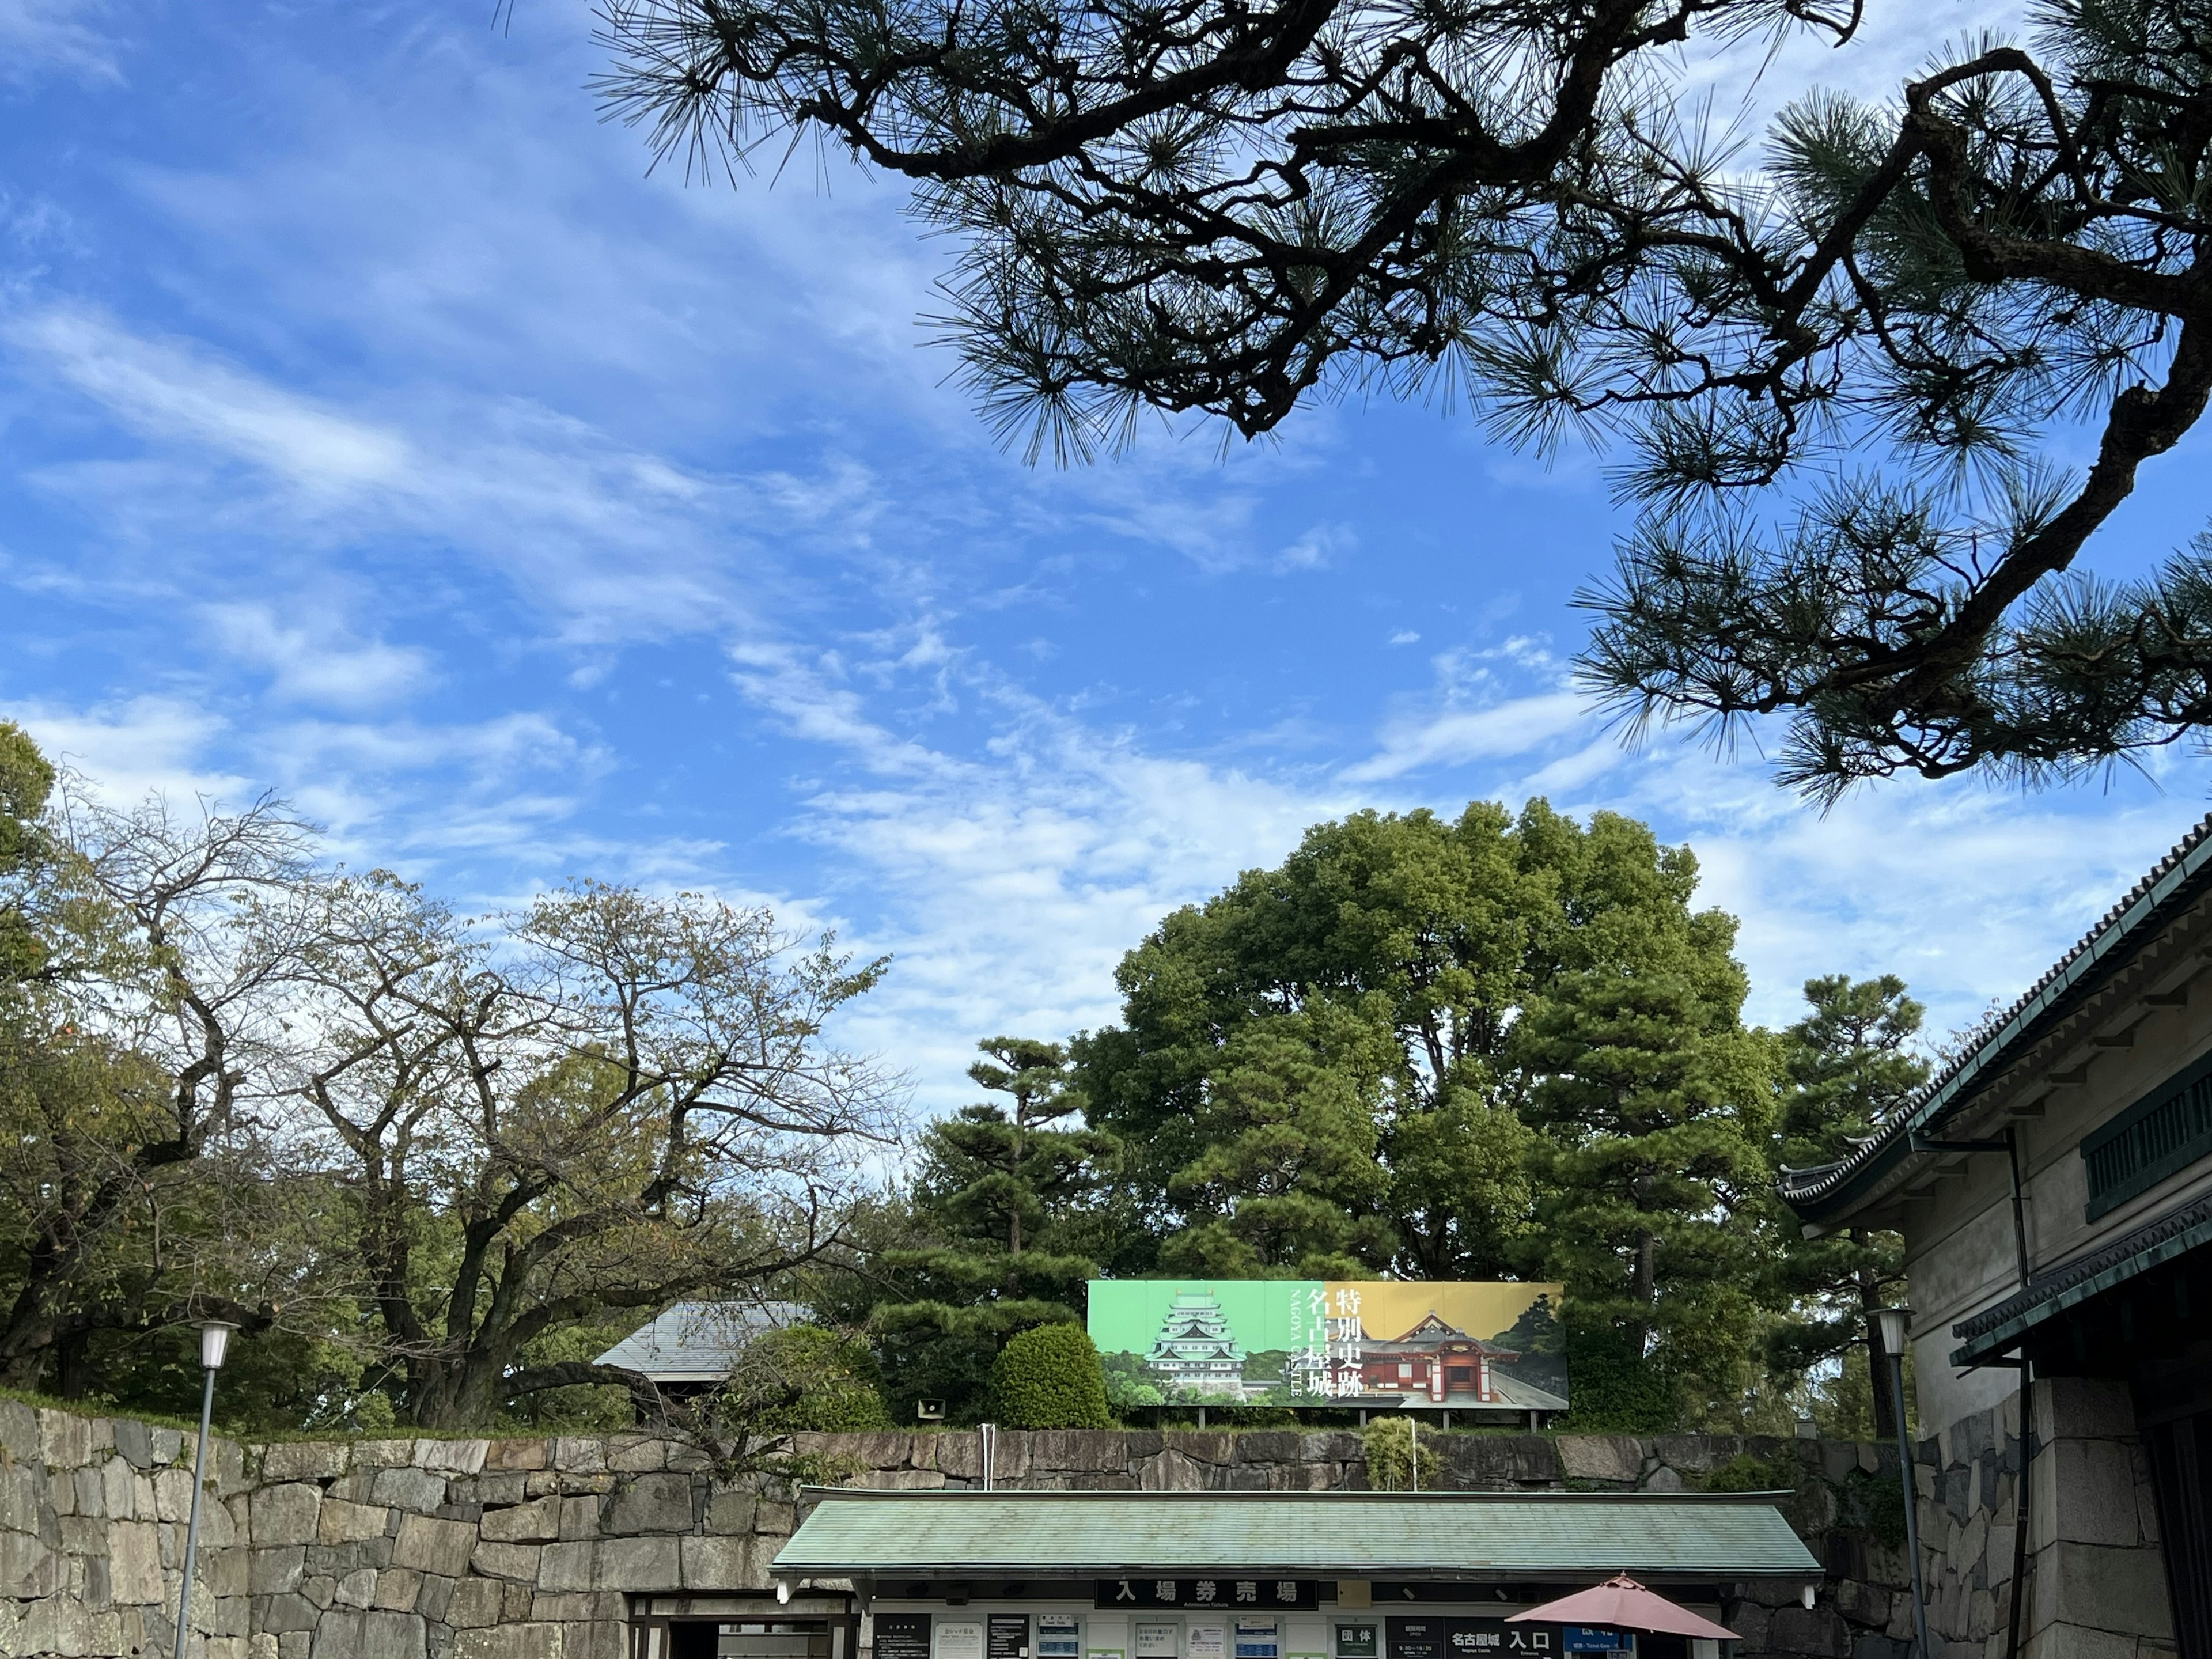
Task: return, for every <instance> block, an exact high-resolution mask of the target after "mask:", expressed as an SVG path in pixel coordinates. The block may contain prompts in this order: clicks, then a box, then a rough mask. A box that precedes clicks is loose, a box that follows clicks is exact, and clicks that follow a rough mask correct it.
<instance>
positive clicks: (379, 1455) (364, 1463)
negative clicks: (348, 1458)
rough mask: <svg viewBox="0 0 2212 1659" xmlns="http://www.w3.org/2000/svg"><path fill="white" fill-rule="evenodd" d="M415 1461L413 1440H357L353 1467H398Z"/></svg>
mask: <svg viewBox="0 0 2212 1659" xmlns="http://www.w3.org/2000/svg"><path fill="white" fill-rule="evenodd" d="M414 1461H415V1443H414V1442H413V1441H412V1440H356V1441H355V1442H354V1443H353V1462H352V1467H353V1468H356V1469H396V1468H403V1467H404V1466H405V1465H407V1464H409V1463H412V1462H414Z"/></svg>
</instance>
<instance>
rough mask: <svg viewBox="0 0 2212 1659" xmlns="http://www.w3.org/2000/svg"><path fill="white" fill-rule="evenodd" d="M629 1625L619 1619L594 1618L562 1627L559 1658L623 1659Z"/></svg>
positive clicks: (626, 1647)
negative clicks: (584, 1622)
mask: <svg viewBox="0 0 2212 1659" xmlns="http://www.w3.org/2000/svg"><path fill="white" fill-rule="evenodd" d="M563 1632H564V1633H563V1639H562V1649H561V1659H623V1655H624V1653H625V1652H626V1651H627V1649H628V1632H629V1626H627V1625H626V1624H624V1623H623V1622H622V1621H621V1620H615V1619H594V1620H592V1621H591V1622H590V1623H588V1624H581V1625H568V1626H564V1627H563Z"/></svg>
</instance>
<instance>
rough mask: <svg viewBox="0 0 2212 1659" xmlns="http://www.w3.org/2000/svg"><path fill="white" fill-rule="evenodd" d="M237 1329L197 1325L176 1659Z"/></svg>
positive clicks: (187, 1618) (181, 1656)
mask: <svg viewBox="0 0 2212 1659" xmlns="http://www.w3.org/2000/svg"><path fill="white" fill-rule="evenodd" d="M237 1328H238V1327H237V1326H235V1325H232V1324H228V1323H227V1322H224V1321H222V1320H220V1319H210V1320H206V1321H204V1322H202V1323H201V1325H200V1369H201V1370H203V1371H204V1372H205V1373H206V1381H205V1382H204V1383H203V1384H202V1385H201V1388H200V1443H199V1449H198V1450H197V1452H195V1453H194V1454H193V1455H192V1518H191V1524H190V1525H188V1526H187V1527H186V1528H185V1582H184V1583H182V1584H181V1585H179V1587H178V1589H177V1652H176V1659H185V1632H188V1631H189V1630H191V1608H192V1565H193V1563H194V1562H195V1561H196V1560H197V1559H198V1556H199V1548H200V1497H201V1494H202V1493H204V1492H206V1490H207V1455H208V1447H207V1443H208V1420H209V1419H210V1418H211V1417H213V1416H214V1414H215V1374H216V1372H217V1371H219V1370H222V1359H223V1355H224V1354H225V1353H227V1352H229V1349H230V1334H231V1333H232V1332H233V1331H234V1330H236V1329H237Z"/></svg>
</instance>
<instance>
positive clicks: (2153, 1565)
mask: <svg viewBox="0 0 2212 1659" xmlns="http://www.w3.org/2000/svg"><path fill="white" fill-rule="evenodd" d="M2057 1380H2070V1379H2057ZM2035 1574H2036V1578H2035V1591H2034V1595H2035V1603H2036V1613H2037V1615H2038V1617H2039V1618H2041V1617H2048V1618H2052V1619H2057V1620H2060V1621H2062V1622H2063V1623H2067V1624H2075V1625H2086V1626H2088V1627H2090V1628H2091V1629H2093V1630H2109V1631H2118V1632H2123V1633H2124V1634H2126V1635H2129V1636H2147V1637H2154V1638H2158V1639H2160V1640H2161V1641H2171V1640H2172V1638H2173V1626H2172V1621H2171V1620H2170V1619H2169V1617H2168V1615H2167V1611H2166V1609H2167V1605H2168V1604H2167V1601H2166V1567H2165V1564H2164V1562H2163V1561H2161V1560H2160V1554H2159V1552H2158V1551H2157V1550H2155V1549H2100V1548H2098V1547H2094V1546H2093V1545H2088V1544H2061V1545H2057V1546H2055V1547H2052V1548H2051V1549H2047V1550H2042V1551H2039V1552H2038V1553H2037V1555H2036V1561H2035Z"/></svg>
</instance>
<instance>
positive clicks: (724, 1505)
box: [484, 1486, 760, 1533]
mask: <svg viewBox="0 0 2212 1659" xmlns="http://www.w3.org/2000/svg"><path fill="white" fill-rule="evenodd" d="M759 1506H760V1494H759V1493H758V1492H750V1491H748V1490H747V1489H746V1488H744V1487H743V1486H717V1487H715V1488H714V1491H713V1492H711V1493H710V1494H708V1498H707V1530H708V1532H711V1533H745V1532H750V1531H751V1530H752V1529H753V1514H754V1511H755V1510H757V1509H758V1508H759ZM484 1518H485V1520H486V1521H487V1522H489V1520H490V1518H491V1517H490V1516H485V1517H484Z"/></svg>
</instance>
